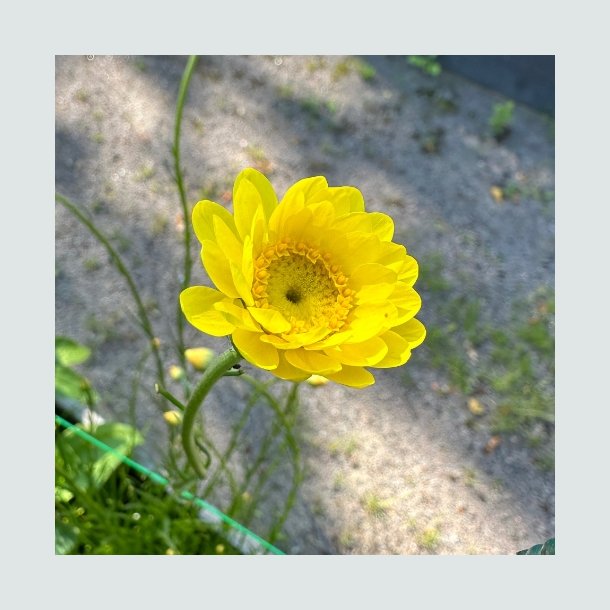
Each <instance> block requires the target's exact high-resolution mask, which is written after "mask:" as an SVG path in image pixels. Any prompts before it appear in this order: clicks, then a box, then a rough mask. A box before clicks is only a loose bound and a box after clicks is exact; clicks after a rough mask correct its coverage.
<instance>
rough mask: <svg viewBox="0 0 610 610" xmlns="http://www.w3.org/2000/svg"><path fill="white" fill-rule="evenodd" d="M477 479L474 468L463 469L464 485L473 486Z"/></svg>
mask: <svg viewBox="0 0 610 610" xmlns="http://www.w3.org/2000/svg"><path fill="white" fill-rule="evenodd" d="M476 480H477V471H476V470H475V469H474V468H465V469H464V485H466V486H468V487H474V484H475V483H476Z"/></svg>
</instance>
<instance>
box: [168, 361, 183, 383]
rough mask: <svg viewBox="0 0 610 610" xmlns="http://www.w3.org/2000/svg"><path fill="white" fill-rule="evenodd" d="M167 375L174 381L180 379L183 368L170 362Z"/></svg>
mask: <svg viewBox="0 0 610 610" xmlns="http://www.w3.org/2000/svg"><path fill="white" fill-rule="evenodd" d="M169 376H170V377H171V378H172V379H173V380H174V381H179V380H180V379H182V378H183V377H184V370H183V369H182V368H180V367H179V366H176V365H175V364H172V365H171V366H170V367H169Z"/></svg>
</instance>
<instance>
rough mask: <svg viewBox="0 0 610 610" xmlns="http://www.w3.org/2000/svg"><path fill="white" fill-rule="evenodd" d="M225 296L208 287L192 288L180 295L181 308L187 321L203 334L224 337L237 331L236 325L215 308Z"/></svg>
mask: <svg viewBox="0 0 610 610" xmlns="http://www.w3.org/2000/svg"><path fill="white" fill-rule="evenodd" d="M223 300H225V296H224V295H223V294H222V293H221V292H218V290H214V289H213V288H208V287H207V286H191V287H190V288H187V289H186V290H183V291H182V292H181V293H180V307H182V311H183V312H184V315H185V317H186V319H187V320H188V321H189V322H190V323H191V324H192V325H193V326H194V327H195V328H197V329H198V330H200V331H201V332H204V333H207V334H208V335H213V336H214V337H224V336H225V335H230V334H231V333H232V332H233V331H234V330H235V325H234V324H232V323H231V322H229V320H227V318H226V316H225V315H224V314H223V313H222V312H220V311H218V310H217V309H216V308H215V304H216V303H219V302H221V301H223Z"/></svg>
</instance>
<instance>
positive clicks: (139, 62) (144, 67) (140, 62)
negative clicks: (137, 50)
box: [133, 57, 148, 72]
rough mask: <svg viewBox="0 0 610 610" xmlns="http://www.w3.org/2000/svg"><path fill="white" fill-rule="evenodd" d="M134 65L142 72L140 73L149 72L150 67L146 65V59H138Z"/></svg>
mask: <svg viewBox="0 0 610 610" xmlns="http://www.w3.org/2000/svg"><path fill="white" fill-rule="evenodd" d="M133 65H134V66H135V67H136V68H137V69H138V70H139V71H140V72H146V71H147V70H148V66H147V65H146V62H145V61H144V59H142V58H141V57H136V58H134V60H133Z"/></svg>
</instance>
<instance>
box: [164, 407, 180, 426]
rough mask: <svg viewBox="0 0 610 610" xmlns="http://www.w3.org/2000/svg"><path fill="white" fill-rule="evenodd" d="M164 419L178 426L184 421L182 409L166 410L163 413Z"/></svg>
mask: <svg viewBox="0 0 610 610" xmlns="http://www.w3.org/2000/svg"><path fill="white" fill-rule="evenodd" d="M163 419H164V420H165V421H166V422H167V423H168V424H169V425H170V426H178V425H179V424H180V422H181V421H182V413H180V411H166V412H165V413H163Z"/></svg>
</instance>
